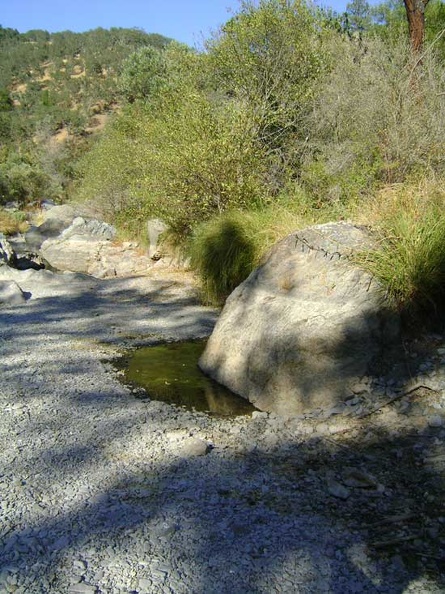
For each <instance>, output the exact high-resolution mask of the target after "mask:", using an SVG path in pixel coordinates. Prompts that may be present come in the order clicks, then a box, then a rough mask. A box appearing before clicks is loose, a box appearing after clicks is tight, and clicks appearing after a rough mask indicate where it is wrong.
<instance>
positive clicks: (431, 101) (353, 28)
mask: <svg viewBox="0 0 445 594" xmlns="http://www.w3.org/2000/svg"><path fill="white" fill-rule="evenodd" d="M93 33H95V34H96V35H98V34H99V31H97V32H91V35H93ZM112 33H113V32H109V33H107V34H108V35H111V34H112ZM133 33H134V34H135V35H136V32H133ZM105 34H106V32H101V35H105ZM116 34H117V32H114V33H113V35H116ZM28 35H29V34H28ZM60 35H64V34H60ZM122 35H123V33H122ZM138 35H140V38H139V37H138V39H141V40H142V39H143V40H144V43H142V42H141V43H140V44H139V45H140V46H139V47H134V45H133V46H132V50H134V51H131V52H130V51H129V53H128V57H127V58H126V59H125V60H124V61H123V62H122V61H121V62H120V66H119V67H118V66H117V65H116V63H113V65H105V64H103V63H101V62H100V61H95V60H94V59H93V57H92V56H93V53H92V54H91V57H90V58H89V62H88V63H89V64H90V65H89V66H88V67H87V66H86V65H84V66H82V67H81V68H84V69H85V68H86V71H88V69H94V70H95V72H96V74H97V76H96V79H95V80H101V81H102V80H105V81H111V80H113V81H114V82H113V85H114V86H113V85H112V88H110V89H108V88H107V86H106V84H105V85H104V87H103V94H102V95H101V97H100V99H99V96H98V95H95V94H94V92H93V88H94V85H93V84H92V86H91V91H88V92H87V91H86V90H85V91H84V93H85V94H84V95H83V96H82V100H80V95H78V97H79V99H78V100H77V101H76V105H72V104H71V106H70V110H69V113H70V114H71V116H72V117H73V119H75V118H76V117H77V116H78V115H80V114H81V113H88V110H90V112H91V110H92V109H93V110H95V109H97V108H96V106H97V105H98V104H100V105H106V106H109V105H111V104H112V103H113V102H114V101H119V103H120V109H119V110H118V111H116V112H115V113H114V115H113V117H112V118H110V119H109V121H108V122H107V124H106V127H105V129H104V131H103V132H102V133H101V134H100V136H99V135H98V136H97V139H96V140H95V141H94V142H93V143H91V144H88V150H84V151H83V155H82V156H81V158H80V159H79V160H78V161H74V163H75V164H76V174H75V175H76V184H75V187H74V188H73V189H72V195H74V196H75V198H76V199H77V200H94V201H95V204H96V205H98V206H100V208H101V209H102V211H103V214H104V215H105V216H106V217H107V218H108V219H111V220H112V221H113V222H114V223H116V224H117V225H118V226H119V228H120V229H121V231H122V232H123V233H125V234H127V235H131V236H133V237H137V236H140V235H141V234H143V233H144V228H145V225H144V222H145V221H146V219H147V218H149V217H153V216H159V217H161V218H163V219H164V220H166V221H167V222H168V224H169V225H170V228H171V230H172V236H173V238H174V241H175V242H177V243H178V244H180V245H182V246H183V248H184V249H186V250H189V252H190V254H191V257H192V264H193V266H194V267H195V268H196V269H197V270H198V272H199V273H200V274H201V277H202V284H203V294H204V296H205V297H206V298H207V299H208V300H209V301H213V302H215V301H216V302H221V301H222V300H223V299H224V298H225V297H226V296H227V294H228V293H229V292H230V291H231V290H232V289H233V287H234V286H235V285H236V284H237V283H239V282H240V280H242V278H244V277H245V276H246V275H247V274H248V273H249V272H250V270H252V268H253V267H254V266H255V265H256V264H257V263H258V262H259V261H260V259H261V256H262V255H263V254H264V252H265V251H266V250H267V248H268V247H269V246H270V245H271V243H273V242H274V241H276V240H277V239H278V238H280V237H282V236H283V235H285V234H286V233H287V232H289V231H291V230H292V229H295V228H297V227H299V226H301V225H304V224H308V223H313V222H323V221H326V220H330V219H331V220H332V219H336V220H338V219H351V220H353V221H354V222H358V223H362V224H368V225H372V226H373V227H374V228H375V229H376V230H377V231H378V232H379V233H380V235H381V245H382V250H381V252H379V253H378V254H371V255H368V256H367V257H366V258H365V257H363V258H362V265H363V266H366V267H367V268H369V269H370V270H371V271H372V272H373V274H375V275H376V276H378V277H379V278H380V279H381V280H382V281H383V282H384V283H385V286H386V287H387V289H388V294H389V296H390V297H391V301H392V303H393V304H394V305H395V306H396V307H399V308H401V309H403V310H406V311H408V312H410V313H413V312H416V313H418V312H419V311H421V310H424V311H425V310H426V311H428V312H431V311H436V312H439V311H440V308H441V306H442V299H443V294H444V290H443V288H442V287H444V286H445V285H444V283H443V280H445V278H444V277H445V240H444V234H443V230H445V223H444V221H445V218H444V215H443V212H444V198H445V190H444V177H445V158H444V156H445V68H444V59H445V9H444V4H443V3H442V2H440V1H438V0H431V1H430V2H429V4H428V6H427V10H426V39H425V43H424V46H423V48H422V50H421V53H419V52H414V51H413V49H412V47H411V46H410V44H409V39H408V33H407V23H406V16H405V13H404V7H403V3H401V2H396V1H394V0H389V1H388V2H387V3H385V4H382V5H380V6H378V7H376V8H373V9H372V10H371V9H370V7H369V5H368V4H367V3H366V1H365V0H354V1H353V2H352V3H351V4H349V5H348V10H347V12H346V13H345V14H344V15H336V14H334V13H332V12H330V11H326V10H320V9H318V8H314V6H313V5H311V4H306V3H305V2H304V1H302V0H290V1H289V0H287V1H284V0H260V1H259V2H250V1H243V2H240V7H239V11H238V13H237V14H236V15H234V16H233V17H232V18H231V19H230V20H229V21H228V22H227V23H226V24H225V25H224V26H223V27H222V28H221V29H220V30H219V31H218V32H216V33H214V34H213V35H212V36H211V37H210V38H209V39H208V40H207V42H206V45H205V48H204V50H203V51H199V52H198V51H195V50H192V49H191V48H188V47H186V46H184V45H181V44H179V43H176V42H172V43H169V44H166V43H163V42H162V43H151V42H150V43H145V42H148V38H147V37H144V36H143V35H142V34H141V33H140V32H139V33H138ZM136 37H137V35H136ZM33 43H34V42H33ZM25 45H26V44H25ZM130 45H131V44H130V43H129V44H128V45H127V46H126V48H127V49H130ZM135 45H137V44H135ZM48 47H50V46H48ZM113 52H114V50H113ZM113 52H111V53H113ZM72 55H73V58H74V61H73V62H72V64H71V71H70V72H71V74H70V81H72V84H75V85H81V82H79V81H81V80H82V79H81V77H79V78H76V76H77V74H75V72H77V73H78V74H80V73H81V72H84V71H85V70H82V69H79V68H77V70H76V71H75V70H74V68H75V67H76V62H75V59H76V56H78V52H77V51H73V53H72ZM88 55H90V54H88ZM116 56H117V54H116ZM121 57H122V56H121ZM116 59H117V58H116ZM85 60H86V55H85ZM49 62H50V63H51V64H52V65H53V64H55V63H56V58H55V57H54V56H53V57H50V56H48V57H45V58H43V59H42V60H41V61H40V62H39V64H40V68H41V69H42V70H41V77H42V78H45V72H46V71H45V68H49V66H45V64H48V63H49ZM85 64H86V62H85ZM51 67H53V66H51ZM58 67H59V70H60V68H63V67H64V66H61V64H60V63H59V65H58ZM34 68H35V67H34ZM110 72H112V73H113V76H111V75H110V74H109V73H110ZM115 74H116V76H114V75H115ZM73 75H74V78H71V77H73ZM25 84H26V80H21V79H20V80H19V79H17V80H16V81H15V83H14V85H15V86H13V87H11V86H9V87H8V92H9V98H12V100H13V106H14V107H13V109H14V110H15V109H17V102H21V103H22V104H23V106H24V105H25V102H24V100H23V98H22V99H20V98H18V97H17V96H16V95H14V93H18V92H19V91H18V88H19V86H20V88H22V89H23V85H25ZM39 84H44V82H41V83H39ZM45 84H46V83H45ZM107 84H108V82H107ZM110 84H111V83H110ZM88 88H90V87H88ZM14 89H15V90H14ZM27 92H28V91H26V93H27ZM41 93H42V89H41ZM88 93H91V94H88ZM70 96H73V94H72V93H71V95H70ZM42 97H47V98H48V100H49V97H52V91H51V92H50V90H49V89H48V95H42V94H41V95H40V101H42ZM87 98H89V99H88V100H87ZM5 105H6V106H7V103H5ZM76 106H77V107H76ZM46 108H47V106H43V105H42V106H41V109H46ZM8 109H9V107H7V108H6V112H8ZM22 109H24V107H23V108H22ZM39 121H41V120H39ZM76 121H77V120H76ZM76 125H78V124H76V123H74V122H71V120H70V121H69V122H68V121H66V120H64V121H63V126H68V127H74V126H76ZM37 132H38V131H37V130H36V131H35V133H34V134H37ZM52 133H54V128H53V130H52ZM72 178H73V175H71V177H70V178H69V179H72ZM52 183H53V182H52Z"/></svg>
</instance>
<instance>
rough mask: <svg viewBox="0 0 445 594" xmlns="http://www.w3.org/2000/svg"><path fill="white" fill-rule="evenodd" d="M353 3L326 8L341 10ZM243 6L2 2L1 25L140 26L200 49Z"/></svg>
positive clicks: (196, 0)
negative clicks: (203, 42) (214, 30)
mask: <svg viewBox="0 0 445 594" xmlns="http://www.w3.org/2000/svg"><path fill="white" fill-rule="evenodd" d="M347 1H348V0H332V1H331V2H330V1H329V0H323V5H324V6H330V7H331V8H333V9H334V10H337V11H339V12H341V11H343V10H344V9H345V6H346V2H347ZM238 6H239V2H238V0H65V1H60V0H59V1H57V0H0V25H2V26H3V27H11V28H13V29H18V30H19V31H20V32H21V33H23V32H25V31H29V30H30V29H46V30H47V31H50V32H55V31H66V30H70V31H77V32H82V31H88V30H89V29H95V28H96V27H102V28H104V29H109V28H110V27H130V28H131V27H139V28H141V29H144V30H145V31H146V32H147V33H160V34H162V35H165V36H167V37H172V38H174V39H177V40H178V41H182V42H184V43H188V44H189V45H193V46H194V45H198V46H199V45H200V42H201V41H202V39H203V38H207V37H208V36H209V32H210V31H211V30H212V29H217V28H218V26H219V25H221V24H223V23H224V22H226V21H227V20H228V19H229V18H230V16H231V14H233V12H236V9H237V7H238Z"/></svg>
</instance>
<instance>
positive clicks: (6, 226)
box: [0, 210, 29, 235]
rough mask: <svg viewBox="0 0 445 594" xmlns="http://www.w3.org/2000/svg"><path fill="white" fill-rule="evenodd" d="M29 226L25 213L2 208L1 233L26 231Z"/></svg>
mask: <svg viewBox="0 0 445 594" xmlns="http://www.w3.org/2000/svg"><path fill="white" fill-rule="evenodd" d="M28 228H29V224H28V222H27V221H26V220H24V218H23V213H16V212H8V211H6V210H0V233H4V234H5V235H14V234H15V233H25V232H26V231H27V230H28Z"/></svg>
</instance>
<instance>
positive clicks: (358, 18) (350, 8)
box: [346, 0, 372, 33]
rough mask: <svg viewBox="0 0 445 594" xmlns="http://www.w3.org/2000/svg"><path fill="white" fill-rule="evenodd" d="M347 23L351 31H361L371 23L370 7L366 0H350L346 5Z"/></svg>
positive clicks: (366, 28)
mask: <svg viewBox="0 0 445 594" xmlns="http://www.w3.org/2000/svg"><path fill="white" fill-rule="evenodd" d="M346 14H347V17H348V24H349V27H350V29H351V30H352V31H357V32H359V33H362V32H363V31H366V30H368V29H369V28H370V27H371V24H372V16H371V7H370V5H369V3H368V2H367V0H352V2H348V4H347V5H346Z"/></svg>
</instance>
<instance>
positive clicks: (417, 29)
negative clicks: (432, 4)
mask: <svg viewBox="0 0 445 594" xmlns="http://www.w3.org/2000/svg"><path fill="white" fill-rule="evenodd" d="M428 1H429V0H404V2H405V9H406V16H407V18H408V29H409V38H410V41H411V47H412V48H413V50H414V51H415V52H419V51H420V50H421V49H422V45H423V39H424V36H425V7H426V5H427V4H428Z"/></svg>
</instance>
